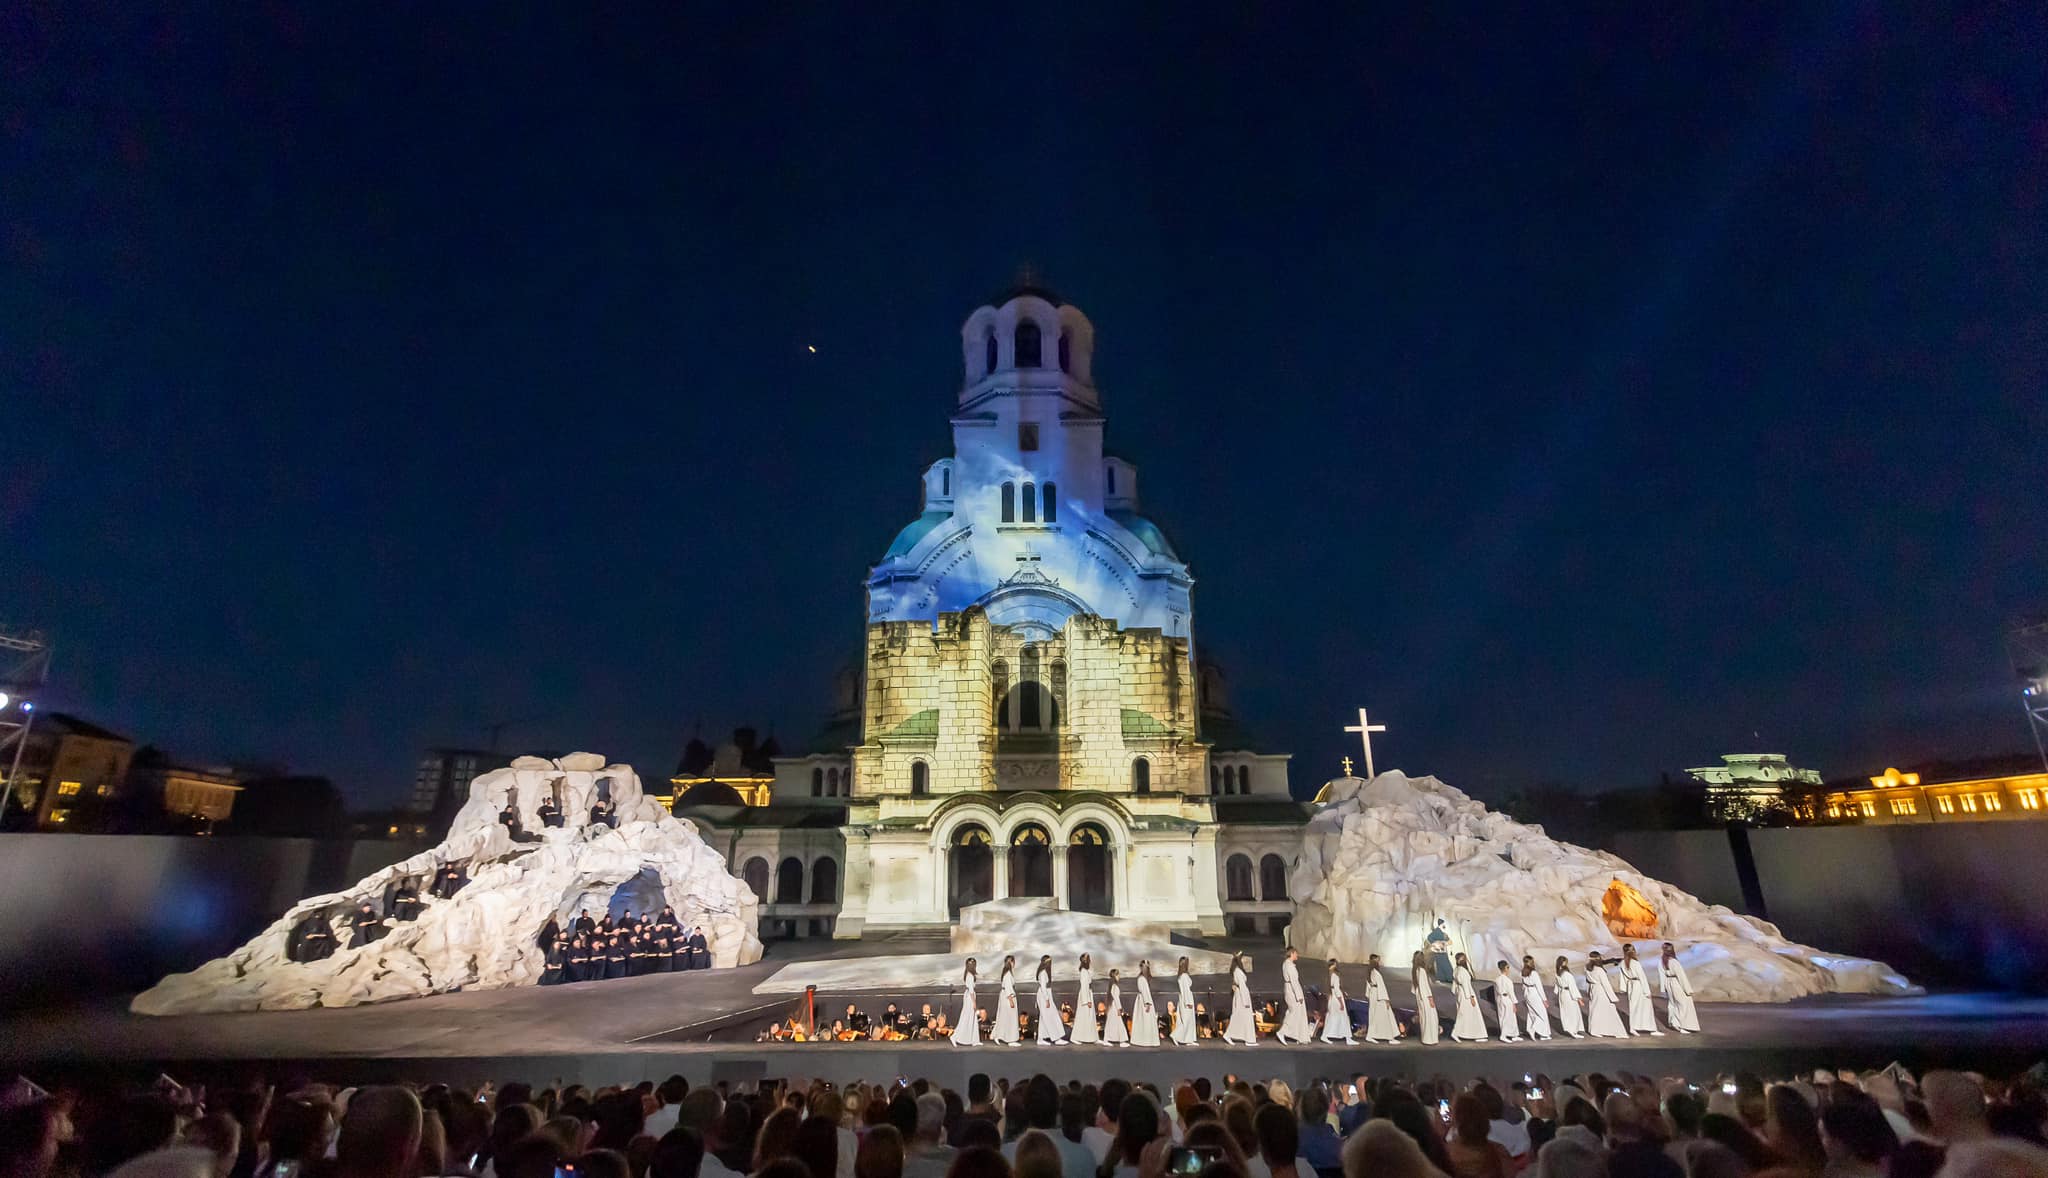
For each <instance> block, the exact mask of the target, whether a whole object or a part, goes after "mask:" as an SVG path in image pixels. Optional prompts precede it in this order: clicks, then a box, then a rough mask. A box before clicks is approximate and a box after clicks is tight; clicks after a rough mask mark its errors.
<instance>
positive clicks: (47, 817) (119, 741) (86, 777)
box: [10, 712, 135, 830]
mask: <svg viewBox="0 0 2048 1178" xmlns="http://www.w3.org/2000/svg"><path fill="white" fill-rule="evenodd" d="M134 756H135V742H134V741H131V740H129V739H128V738H127V737H125V736H122V735H120V734H119V733H116V732H112V731H109V730H107V729H105V728H102V727H100V726H99V725H97V724H94V723H91V722H90V721H87V720H82V719H80V718H78V717H77V716H73V715H71V714H69V713H66V712H43V713H41V714H40V715H38V716H37V717H36V722H35V725H34V727H33V728H31V729H30V730H29V733H28V736H27V737H26V739H25V743H24V747H23V749H22V754H21V768H20V771H19V772H18V773H17V774H16V778H15V785H14V800H13V802H11V803H10V808H11V807H12V806H20V807H21V808H22V810H23V811H24V812H26V813H30V814H33V815H34V816H35V818H34V825H35V826H37V827H40V828H42V829H45V830H62V829H64V828H66V827H68V826H70V825H71V824H72V822H73V820H74V818H76V817H77V816H78V815H79V813H80V811H81V810H82V809H85V810H90V809H94V808H104V807H105V805H106V804H107V803H109V802H111V801H112V800H113V799H114V798H116V797H118V796H119V795H120V793H121V791H122V788H123V787H124V786H125V785H126V784H127V780H128V762H129V761H130V760H131V759H132V758H133V757H134Z"/></svg>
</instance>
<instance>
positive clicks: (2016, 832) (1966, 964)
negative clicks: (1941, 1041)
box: [1609, 822, 2048, 992]
mask: <svg viewBox="0 0 2048 1178" xmlns="http://www.w3.org/2000/svg"><path fill="white" fill-rule="evenodd" d="M1743 833H1744V834H1746V836H1747V838H1748V842H1749V850H1750V854H1751V856H1752V857H1753V859H1754V861H1755V864H1756V886H1757V890H1758V891H1759V892H1760V893H1761V899H1762V901H1763V906H1764V908H1765V910H1766V911H1765V912H1764V913H1763V914H1762V915H1764V916H1766V917H1767V918H1768V919H1769V920H1770V921H1771V922H1772V923H1774V924H1776V925H1777V926H1778V927H1779V928H1780V929H1782V930H1783V931H1784V933H1785V935H1786V936H1788V937H1791V938H1792V939H1793V940H1795V941H1800V942H1803V943H1805V944H1808V945H1813V946H1815V947H1816V948H1820V949H1829V950H1834V951H1836V952H1840V953H1847V954H1854V955H1856V956H1860V957H1875V958H1877V959H1879V960H1881V961H1886V962H1889V963H1891V964H1892V965H1894V966H1896V967H1897V968H1899V969H1901V970H1904V971H1905V972H1906V973H1907V975H1908V976H1910V977H1912V978H1913V979H1914V980H1915V981H1920V982H1926V983H1930V984H1934V985H1950V986H1984V985H1987V984H1989V985H1993V986H1997V987H2000V988H2004V989H2010V990H2031V991H2036V992H2039V991H2042V990H2044V989H2048V905H2044V904H2043V903H2042V901H2041V898H2042V897H2043V896H2048V857H2044V856H2043V855H2042V853H2041V850H2040V848H2041V846H2042V843H2043V841H2044V837H2048V825H2044V824H2042V823H2039V822H1954V823H1922V824H1916V825H1904V826H1819V827H1795V828H1786V829H1774V830H1750V831H1746V832H1743ZM1609 849H1610V850H1612V851H1613V852H1614V853H1615V854H1617V855H1620V856H1621V857H1622V858H1624V859H1626V860H1628V861H1629V862H1630V863H1632V864H1635V865H1636V866H1637V867H1638V868H1641V869H1642V870H1644V871H1647V872H1648V873H1649V874H1651V875H1652V876H1655V877H1656V878H1658V879H1661V880H1664V881H1666V882H1668V883H1672V884H1676V885H1678V886H1679V887H1681V888H1684V889H1685V890H1687V891H1689V892H1692V893H1694V894H1695V895H1697V896H1699V897H1700V898H1701V899H1704V900H1708V901H1710V902H1713V903H1719V904H1726V905H1728V906H1729V907H1730V908H1733V909H1735V910H1736V911H1738V912H1743V911H1751V910H1752V906H1751V905H1748V904H1745V902H1744V896H1743V890H1742V886H1741V883H1740V878H1739V875H1738V872H1737V870H1736V862H1737V860H1736V855H1735V850H1734V846H1733V844H1732V842H1731V839H1730V836H1729V834H1728V832H1726V831H1719V830H1682V831H1659V830H1651V831H1628V832H1624V833H1622V834H1619V835H1616V836H1615V837H1614V839H1613V842H1612V845H1611V846H1610V848H1609Z"/></svg>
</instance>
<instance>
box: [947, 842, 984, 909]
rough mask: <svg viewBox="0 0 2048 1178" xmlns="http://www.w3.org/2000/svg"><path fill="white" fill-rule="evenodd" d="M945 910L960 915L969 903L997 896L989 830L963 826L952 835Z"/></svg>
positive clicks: (978, 902) (976, 902)
mask: <svg viewBox="0 0 2048 1178" xmlns="http://www.w3.org/2000/svg"><path fill="white" fill-rule="evenodd" d="M947 858H948V860H949V863H948V865H947V867H948V873H947V888H946V895H947V902H946V911H947V914H948V915H950V916H955V917H957V916H959V915H960V910H961V909H962V908H965V907H967V906H968V905H970V904H981V903H985V902H987V901H989V900H993V899H995V896H996V857H995V852H994V851H993V850H991V849H990V847H989V841H988V831H987V830H985V829H983V828H982V827H979V826H963V827H961V828H960V830H959V831H958V833H956V834H954V836H953V847H952V853H951V854H950V855H949V856H947Z"/></svg>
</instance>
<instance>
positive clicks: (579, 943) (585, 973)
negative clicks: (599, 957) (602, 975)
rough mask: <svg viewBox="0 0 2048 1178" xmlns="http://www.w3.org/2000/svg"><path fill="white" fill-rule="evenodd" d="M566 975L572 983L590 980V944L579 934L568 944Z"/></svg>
mask: <svg viewBox="0 0 2048 1178" xmlns="http://www.w3.org/2000/svg"><path fill="white" fill-rule="evenodd" d="M568 974H569V980H570V981H572V982H587V981H590V980H591V974H590V942H589V941H588V940H586V939H584V938H583V937H582V936H581V935H580V934H579V935H578V936H577V937H576V939H575V940H573V941H571V942H569V967H568Z"/></svg>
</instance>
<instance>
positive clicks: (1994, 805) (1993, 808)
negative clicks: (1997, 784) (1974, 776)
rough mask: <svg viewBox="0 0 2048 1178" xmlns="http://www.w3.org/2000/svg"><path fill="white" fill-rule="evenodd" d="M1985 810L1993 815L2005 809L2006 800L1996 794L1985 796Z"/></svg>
mask: <svg viewBox="0 0 2048 1178" xmlns="http://www.w3.org/2000/svg"><path fill="white" fill-rule="evenodd" d="M1984 809H1985V810H1987V811H1990V812H1993V813H1996V812H1997V811H1999V810H2003V809H2005V799H2004V798H2001V797H1999V796H1998V795H1997V794H1995V793H1987V794H1985V795H1984Z"/></svg>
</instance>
